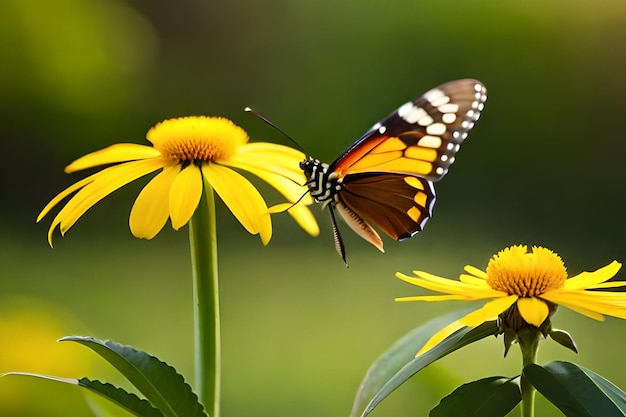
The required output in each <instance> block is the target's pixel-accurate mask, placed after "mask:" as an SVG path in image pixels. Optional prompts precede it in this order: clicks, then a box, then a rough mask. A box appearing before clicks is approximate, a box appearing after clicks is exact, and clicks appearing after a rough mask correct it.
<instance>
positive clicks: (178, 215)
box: [169, 164, 202, 230]
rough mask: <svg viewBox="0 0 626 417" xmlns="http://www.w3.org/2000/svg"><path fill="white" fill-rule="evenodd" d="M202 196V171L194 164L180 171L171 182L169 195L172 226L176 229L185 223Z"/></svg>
mask: <svg viewBox="0 0 626 417" xmlns="http://www.w3.org/2000/svg"><path fill="white" fill-rule="evenodd" d="M200 197H202V172H201V171H200V168H199V167H198V166H197V165H195V164H190V165H188V166H187V167H186V168H185V169H183V170H182V171H180V172H179V173H178V175H177V176H176V179H174V182H173V183H172V187H171V188H170V197H169V200H170V201H169V210H170V218H171V219H172V227H173V228H174V230H178V229H180V228H181V227H183V226H184V225H186V224H187V222H188V221H189V219H190V218H191V216H193V213H194V211H196V208H197V207H198V203H199V202H200Z"/></svg>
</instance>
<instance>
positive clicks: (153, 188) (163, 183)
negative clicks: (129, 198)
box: [128, 165, 180, 239]
mask: <svg viewBox="0 0 626 417" xmlns="http://www.w3.org/2000/svg"><path fill="white" fill-rule="evenodd" d="M178 172H180V165H174V166H171V167H165V168H163V171H162V172H160V173H159V174H158V175H157V176H156V177H154V178H153V179H152V180H151V181H150V182H149V183H148V184H147V185H146V186H145V187H144V188H143V189H142V190H141V192H140V193H139V195H138V196H137V199H136V200H135V204H133V208H132V210H131V211H130V218H129V220H128V224H129V226H130V231H131V232H132V234H133V235H134V236H135V237H138V238H143V239H152V238H153V237H154V236H156V235H157V233H159V232H160V231H161V229H163V226H164V225H165V223H166V222H167V219H168V217H169V215H170V212H169V195H170V188H171V186H172V182H174V179H175V178H176V175H178Z"/></svg>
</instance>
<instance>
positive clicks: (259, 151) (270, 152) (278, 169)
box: [220, 142, 305, 184]
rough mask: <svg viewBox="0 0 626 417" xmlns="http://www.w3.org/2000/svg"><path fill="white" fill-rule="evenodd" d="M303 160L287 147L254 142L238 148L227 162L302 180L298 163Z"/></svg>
mask: <svg viewBox="0 0 626 417" xmlns="http://www.w3.org/2000/svg"><path fill="white" fill-rule="evenodd" d="M304 159H305V155H304V154H303V153H302V152H300V151H298V150H295V149H293V148H290V147H288V146H284V145H278V144H275V143H264V142H254V143H247V144H246V145H245V146H242V147H240V148H238V149H237V153H236V154H235V155H232V156H231V157H230V158H228V161H227V162H228V163H233V164H242V165H246V166H251V167H256V168H258V169H265V170H268V171H272V172H275V173H277V174H280V175H283V176H285V177H287V178H292V179H299V178H301V179H304V173H303V171H302V169H301V168H300V162H302V161H304ZM220 162H222V161H220ZM244 169H247V168H244ZM300 184H304V183H303V182H301V183H300Z"/></svg>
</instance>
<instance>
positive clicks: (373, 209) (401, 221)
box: [336, 173, 435, 251]
mask: <svg viewBox="0 0 626 417" xmlns="http://www.w3.org/2000/svg"><path fill="white" fill-rule="evenodd" d="M434 203H435V190H434V187H433V184H432V182H431V181H428V180H425V179H423V178H419V177H415V176H409V175H404V174H390V173H362V174H353V175H349V176H348V177H346V179H345V182H344V183H343V190H342V192H341V193H340V194H339V196H338V203H337V204H336V207H337V209H338V211H339V213H340V214H341V215H342V217H343V218H344V219H345V220H346V222H347V223H348V224H349V225H350V227H351V228H352V229H353V230H354V231H355V232H357V234H359V235H360V236H361V237H363V238H364V239H365V240H367V241H369V242H370V243H372V244H373V245H374V246H376V247H378V248H379V249H380V250H381V251H382V242H381V241H380V238H379V237H378V235H377V234H376V233H375V232H373V229H372V228H371V226H370V225H369V223H373V224H375V225H376V226H377V227H379V228H380V229H382V230H383V231H384V232H385V233H386V234H387V235H389V236H390V237H392V238H393V239H395V240H402V239H406V238H409V237H411V236H414V235H415V234H416V233H418V232H419V231H421V230H422V229H423V228H424V225H425V224H426V221H427V220H428V219H429V218H430V216H431V214H432V207H433V204H434ZM346 214H349V216H346ZM372 232H373V234H372Z"/></svg>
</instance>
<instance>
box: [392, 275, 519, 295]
mask: <svg viewBox="0 0 626 417" xmlns="http://www.w3.org/2000/svg"><path fill="white" fill-rule="evenodd" d="M413 273H415V274H416V275H418V276H419V278H415V277H409V276H407V275H404V274H402V273H400V272H398V273H396V277H397V278H400V279H401V280H403V281H405V282H408V283H409V284H413V285H417V286H418V287H422V288H425V289H427V290H431V291H437V292H443V293H447V294H457V295H462V296H465V297H467V299H471V300H479V299H483V298H495V297H503V296H506V295H507V293H505V292H502V291H496V290H494V289H491V288H484V287H477V286H474V285H471V284H467V283H464V282H460V281H456V280H451V279H448V278H442V277H438V276H435V275H432V274H429V273H427V272H423V271H413Z"/></svg>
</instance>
